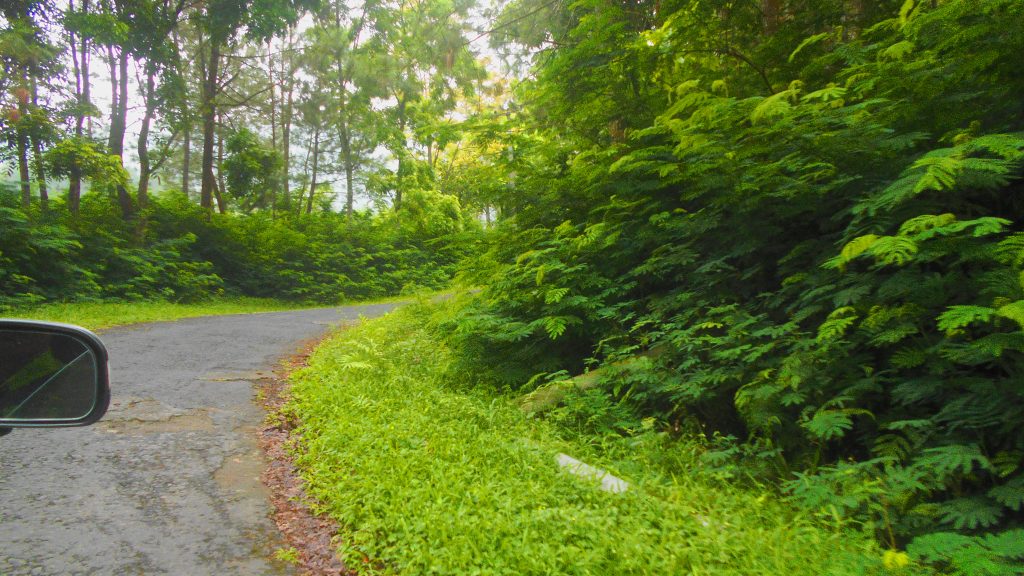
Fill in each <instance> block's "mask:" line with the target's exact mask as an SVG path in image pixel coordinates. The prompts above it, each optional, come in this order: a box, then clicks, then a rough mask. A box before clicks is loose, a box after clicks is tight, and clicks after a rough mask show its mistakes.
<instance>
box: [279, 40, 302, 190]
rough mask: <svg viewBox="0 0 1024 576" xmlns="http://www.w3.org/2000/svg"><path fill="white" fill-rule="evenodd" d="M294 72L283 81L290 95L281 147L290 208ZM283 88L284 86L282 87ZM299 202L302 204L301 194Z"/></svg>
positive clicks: (284, 102) (284, 106)
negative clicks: (286, 84)
mask: <svg viewBox="0 0 1024 576" xmlns="http://www.w3.org/2000/svg"><path fill="white" fill-rule="evenodd" d="M291 45H292V31H291V29H289V30H288V46H289V47H291ZM289 67H290V68H292V70H289V71H288V72H285V74H284V75H283V76H286V77H283V78H282V80H283V81H286V82H287V83H288V94H287V96H288V97H287V100H285V98H284V96H285V95H284V94H283V93H282V94H281V96H282V98H281V146H282V158H283V160H284V167H283V171H284V175H283V177H282V179H281V189H282V192H283V193H284V204H285V206H286V207H287V206H289V205H290V204H291V190H290V188H291V186H290V184H291V182H290V179H291V178H290V177H291V134H292V96H293V94H294V92H295V79H294V78H293V77H292V74H294V72H295V70H294V68H295V67H294V65H290V66H289ZM281 69H282V71H284V57H283V56H282V58H281ZM282 88H283V86H282ZM299 202H300V203H301V202H302V198H301V194H300V198H299Z"/></svg>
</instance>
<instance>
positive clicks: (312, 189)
mask: <svg viewBox="0 0 1024 576" xmlns="http://www.w3.org/2000/svg"><path fill="white" fill-rule="evenodd" d="M319 158H320V122H319V120H318V121H317V124H316V126H315V127H314V128H313V177H312V178H310V181H309V200H308V201H307V202H306V214H312V213H313V196H314V195H315V194H316V171H317V160H318V159H319ZM299 203H300V204H301V203H302V197H301V195H300V197H299Z"/></svg>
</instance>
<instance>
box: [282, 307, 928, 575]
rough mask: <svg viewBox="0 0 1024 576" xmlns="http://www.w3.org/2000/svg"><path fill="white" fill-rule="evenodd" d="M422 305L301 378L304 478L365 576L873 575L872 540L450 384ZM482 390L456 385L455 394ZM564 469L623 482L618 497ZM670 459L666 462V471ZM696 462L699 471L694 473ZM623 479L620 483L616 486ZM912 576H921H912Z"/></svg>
mask: <svg viewBox="0 0 1024 576" xmlns="http://www.w3.org/2000/svg"><path fill="white" fill-rule="evenodd" d="M430 314H431V309H430V308H428V307H426V306H421V307H413V308H410V307H406V308H403V309H402V310H400V311H398V312H395V313H393V314H391V315H389V316H388V317H385V318H384V319H380V320H375V321H372V322H367V323H364V324H363V325H361V326H359V327H358V328H354V329H349V330H346V331H344V332H340V333H338V334H337V335H335V336H334V337H333V338H332V339H330V340H328V341H327V342H325V343H324V344H322V345H321V346H320V347H319V348H318V350H317V351H316V353H315V354H314V355H313V356H312V357H311V359H310V362H309V366H308V367H307V368H305V369H303V370H301V371H299V372H297V373H296V374H294V375H293V385H292V394H293V398H292V401H291V403H290V404H289V405H288V407H287V408H286V410H287V411H288V413H289V414H290V415H291V417H293V418H297V420H298V421H301V425H300V427H299V429H298V432H299V434H300V435H301V438H302V440H301V443H300V449H299V454H300V455H299V457H298V464H299V466H300V468H301V469H302V471H303V475H304V477H305V479H306V482H307V490H308V491H309V493H310V494H311V495H312V496H313V497H314V498H315V499H316V500H317V501H318V502H319V504H318V507H319V508H320V509H321V510H323V511H325V512H327V513H329V514H331V515H332V516H333V517H335V518H336V519H338V520H339V521H340V523H341V525H342V526H343V529H342V530H343V534H342V537H341V538H340V542H341V553H342V556H343V558H344V560H345V562H346V565H347V566H349V567H350V568H352V569H354V570H355V571H357V572H358V573H361V574H371V573H388V574H391V573H401V574H517V575H518V574H689V573H700V574H815V575H817V574H866V573H879V572H880V571H881V570H882V567H881V564H882V555H881V552H880V551H877V550H875V549H874V548H873V547H872V546H871V545H870V544H869V543H868V541H867V540H865V538H864V536H863V535H862V534H859V533H858V532H856V531H855V530H853V529H852V528H851V527H848V526H843V525H840V524H836V525H833V526H831V527H828V526H824V525H819V524H817V523H815V522H812V521H810V520H809V519H808V518H807V517H806V516H805V515H801V514H799V513H796V512H794V511H793V510H791V509H789V508H788V507H787V506H786V505H783V504H780V503H779V502H777V501H775V500H774V499H773V498H772V497H770V496H768V495H766V494H758V493H757V492H753V491H751V492H748V491H744V490H740V489H737V488H735V487H733V486H730V485H728V484H727V483H721V482H715V481H712V480H710V479H706V478H702V477H700V476H699V475H696V474H679V475H670V474H667V473H665V472H664V471H665V470H668V469H674V470H675V473H676V474H678V471H679V469H678V468H676V467H677V466H678V465H679V460H678V459H679V458H683V459H686V460H689V459H690V458H691V457H692V454H690V455H686V454H684V453H683V452H682V451H678V450H676V451H672V450H665V448H666V446H665V445H664V444H663V443H662V442H661V441H660V440H659V438H661V437H660V436H658V435H656V434H651V433H647V434H640V435H638V436H637V437H636V439H635V441H634V442H632V443H631V444H630V445H629V446H626V445H625V444H624V443H623V444H621V445H617V446H618V447H617V448H615V449H610V450H607V451H606V454H608V455H611V456H612V458H611V459H606V458H605V457H601V456H599V454H598V452H597V451H595V450H594V449H593V448H592V446H591V442H592V441H591V440H588V439H587V438H588V437H587V436H583V437H577V438H576V439H569V440H565V439H559V437H558V436H559V433H558V432H557V431H556V429H555V428H554V427H553V426H551V425H550V424H547V423H545V422H543V421H539V420H535V419H530V418H529V417H527V416H526V415H525V414H524V413H522V412H521V411H520V410H519V409H518V408H516V407H515V406H513V405H512V404H511V403H509V402H508V401H507V400H505V399H504V398H501V397H495V396H492V395H491V394H488V393H485V392H482V390H486V389H488V388H489V387H488V386H479V385H476V386H468V385H467V383H465V382H459V381H458V378H456V379H455V380H453V378H452V376H453V373H452V368H453V364H452V355H451V352H450V351H449V350H448V349H447V348H446V347H445V345H444V344H443V342H442V341H441V340H439V339H438V337H437V336H436V335H434V334H433V333H432V331H431V329H429V328H428V327H427V326H429V325H435V324H436V320H434V319H431V317H430ZM466 378H470V379H471V378H472V376H471V375H466V374H463V375H462V379H466ZM559 452H565V453H569V454H573V455H575V456H577V457H580V458H583V459H585V460H587V461H590V462H594V463H595V464H596V465H599V466H604V467H606V468H608V469H611V470H615V471H617V472H618V473H619V474H622V475H624V476H625V477H626V478H627V479H628V480H629V481H630V482H631V483H632V487H631V488H630V489H629V490H628V491H627V492H625V493H622V494H611V493H607V492H603V491H601V490H599V489H597V488H596V486H595V485H594V483H593V482H590V481H587V480H583V479H580V478H577V477H575V476H572V475H570V474H567V473H565V472H563V471H561V470H560V469H559V468H558V466H557V465H556V463H555V455H556V454H557V453H559ZM673 458H674V459H675V460H674V461H673V462H672V463H668V460H672V459H673ZM691 462H692V461H691ZM620 470H621V471H620ZM903 573H910V572H908V571H904V572H903Z"/></svg>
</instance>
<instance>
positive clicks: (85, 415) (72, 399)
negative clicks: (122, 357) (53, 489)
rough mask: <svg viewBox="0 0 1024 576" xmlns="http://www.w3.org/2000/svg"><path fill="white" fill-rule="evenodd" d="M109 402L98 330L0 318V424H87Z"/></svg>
mask: <svg viewBox="0 0 1024 576" xmlns="http://www.w3.org/2000/svg"><path fill="white" fill-rule="evenodd" d="M109 405H110V376H109V373H108V366H107V349H106V347H104V346H103V343H102V342H101V341H100V339H99V338H97V337H96V335H95V334H93V333H92V332H90V331H88V330H86V329H84V328H80V327H78V326H72V325H70V324H59V323H55V322H37V321H32V320H9V319H0V429H3V428H52V427H61V426H87V425H89V424H93V423H95V422H96V421H97V420H99V419H100V418H101V417H103V415H104V414H105V413H106V412H107V407H108V406H109Z"/></svg>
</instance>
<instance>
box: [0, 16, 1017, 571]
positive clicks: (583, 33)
mask: <svg viewBox="0 0 1024 576" xmlns="http://www.w3.org/2000/svg"><path fill="white" fill-rule="evenodd" d="M3 6H4V7H3V10H2V15H0V25H2V28H0V61H2V62H3V71H2V73H0V108H2V111H3V114H2V115H0V137H2V138H3V139H4V141H5V142H6V143H7V146H6V147H5V148H2V149H0V154H2V156H0V161H2V162H3V165H4V166H5V167H6V168H7V170H8V174H7V178H8V180H7V182H6V183H3V184H0V310H4V309H5V308H8V309H16V307H18V306H24V305H28V304H32V303H37V302H45V301H84V300H108V299H109V300H124V301H136V300H147V299H166V300H173V301H189V300H202V299H204V298H209V297H211V296H214V295H220V294H238V295H248V296H269V297H275V298H284V299H290V300H300V301H315V302H324V303H333V302H338V301H341V300H345V299H358V298H374V297H381V296H389V295H396V294H403V293H406V294H408V293H412V292H416V291H421V290H436V289H441V288H445V287H447V286H450V285H452V284H453V283H454V284H455V285H459V286H465V287H473V288H474V289H479V292H478V293H477V292H476V291H475V290H474V293H473V294H472V295H471V296H470V297H466V298H459V299H457V300H456V301H455V302H452V303H450V304H448V305H447V307H446V308H445V310H446V311H445V312H444V313H443V314H442V313H431V314H429V315H427V316H424V318H425V319H424V320H423V321H424V322H425V323H426V324H427V325H428V328H429V330H430V331H431V333H432V334H433V336H432V337H433V338H435V339H436V341H437V342H439V343H443V345H444V346H445V347H446V350H448V351H449V352H447V353H446V354H450V360H449V361H448V365H447V368H446V370H447V374H448V376H449V377H450V378H451V380H452V382H457V384H453V386H461V387H484V388H487V390H486V392H487V393H492V394H495V395H498V396H503V397H523V396H525V397H527V398H538V397H539V396H541V395H544V394H550V393H552V391H557V390H561V391H564V392H565V396H564V397H563V398H562V399H561V401H560V402H559V405H558V406H557V407H551V406H541V407H539V408H538V409H537V410H536V412H537V413H536V415H535V416H536V417H537V418H539V419H543V420H546V421H547V422H550V423H551V424H552V425H555V426H558V427H559V428H560V429H561V430H563V433H564V434H567V435H569V434H571V435H574V436H575V437H579V438H588V439H601V440H600V441H597V440H595V441H594V442H593V444H594V446H595V447H594V449H595V450H597V451H600V450H601V446H603V445H605V444H607V445H609V446H611V445H615V446H620V445H619V444H615V442H618V441H620V440H622V441H629V442H638V443H639V442H644V443H645V444H644V446H647V448H645V450H650V451H651V454H658V455H661V457H663V458H664V460H665V461H666V462H667V461H668V460H671V458H672V454H675V453H676V451H678V450H679V449H680V447H681V446H687V447H692V446H693V445H694V443H696V444H697V445H699V447H700V450H699V451H700V455H699V458H697V460H696V461H694V462H690V463H689V464H688V466H689V468H687V469H686V470H683V469H680V468H678V467H676V468H673V466H672V465H669V464H665V467H666V468H665V469H666V470H668V472H666V474H667V475H674V474H684V473H685V474H690V473H692V474H702V475H705V476H707V477H710V478H714V479H716V480H717V481H721V482H725V483H730V484H735V485H744V486H756V487H759V489H763V490H766V491H772V492H774V493H776V494H778V495H779V496H780V497H781V498H782V499H783V500H784V501H785V502H787V503H789V505H792V506H794V507H796V508H797V509H800V510H804V511H806V512H807V513H809V514H812V515H814V516H815V517H816V518H819V519H821V521H822V522H824V523H834V524H837V525H839V524H841V525H843V526H855V527H856V529H857V530H861V531H864V532H866V533H868V534H869V535H870V537H871V538H872V539H873V540H874V542H876V543H877V546H879V547H880V548H881V549H884V550H886V555H885V556H884V566H878V567H875V568H870V567H869V568H865V569H864V571H861V572H857V571H854V570H852V569H851V571H850V572H849V573H882V572H880V571H881V570H886V571H889V572H892V573H910V572H909V571H910V570H914V571H915V573H917V571H918V570H919V571H920V573H937V574H992V575H995V574H999V575H1014V574H1024V568H1022V566H1024V526H1022V524H1024V434H1022V433H1021V429H1020V423H1021V422H1022V421H1024V228H1022V225H1021V222H1022V220H1024V199H1022V198H1018V197H1017V196H1016V194H1020V193H1022V192H1024V185H1022V181H1021V176H1022V174H1024V74H1021V71H1020V55H1021V54H1024V3H1022V2H1019V1H1017V0H922V1H917V0H881V1H878V2H865V1H862V0H575V1H572V2H570V1H568V0H509V1H507V2H501V1H499V2H496V3H494V4H490V5H479V4H475V3H473V2H469V1H467V0H259V1H256V0H205V1H201V0H78V1H77V2H76V1H74V0H67V2H66V3H65V2H50V1H47V0H7V1H6V2H5V3H4V5H3ZM100 87H102V90H103V92H102V93H100V92H99V89H100ZM129 135H132V136H133V139H135V141H134V142H129V147H128V148H126V142H125V140H126V138H128V136H129ZM446 357H447V356H446ZM417 358H418V357H417ZM417 361H418V360H417ZM480 383H486V384H480ZM588 442H589V440H588ZM601 443H604V444H601ZM652 446H653V447H652ZM652 458H654V456H652ZM371 548H372V547H371ZM374 549H375V550H376V549H377V548H374ZM675 567H676V568H678V565H677V566H675ZM606 568H607V567H606ZM872 570H874V572H872ZM627 572H628V571H624V572H621V573H627ZM509 573H512V572H509ZM636 573H642V571H640V572H636Z"/></svg>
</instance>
